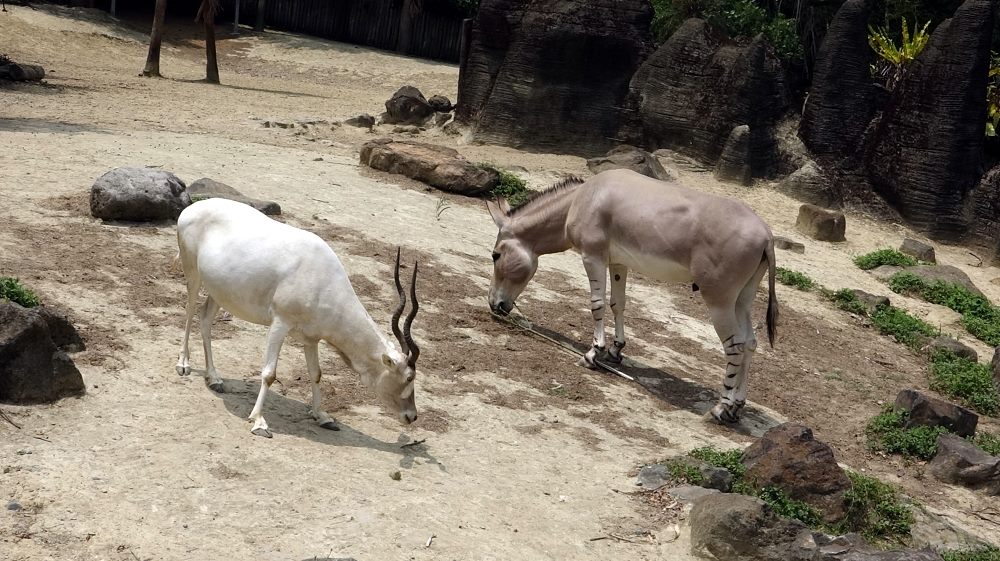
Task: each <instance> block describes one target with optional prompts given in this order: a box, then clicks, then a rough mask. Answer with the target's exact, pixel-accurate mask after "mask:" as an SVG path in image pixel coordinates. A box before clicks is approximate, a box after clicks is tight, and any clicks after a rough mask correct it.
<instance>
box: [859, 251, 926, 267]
mask: <svg viewBox="0 0 1000 561" xmlns="http://www.w3.org/2000/svg"><path fill="white" fill-rule="evenodd" d="M854 264H855V265H857V266H858V267H860V268H861V269H862V270H865V271H870V270H871V269H874V268H875V267H881V266H882V265H895V266H897V267H912V266H913V265H916V264H917V260H916V259H914V258H912V257H910V256H909V255H907V254H905V253H902V252H899V251H896V250H895V249H889V248H886V249H879V250H876V251H873V252H871V253H866V254H864V255H859V256H858V257H855V258H854Z"/></svg>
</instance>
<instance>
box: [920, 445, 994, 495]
mask: <svg viewBox="0 0 1000 561" xmlns="http://www.w3.org/2000/svg"><path fill="white" fill-rule="evenodd" d="M937 443H938V451H937V454H936V455H935V456H934V458H933V459H931V461H930V463H929V464H928V467H929V468H930V471H931V473H932V474H934V477H937V478H938V479H940V480H941V481H944V482H946V483H958V484H961V485H965V486H966V487H972V488H975V489H980V488H984V489H986V491H987V492H988V493H990V494H992V495H1000V457H997V456H990V455H989V454H987V453H986V452H983V451H982V450H981V449H980V448H979V447H977V446H976V445H974V444H972V443H971V442H969V441H968V440H966V439H964V438H962V437H960V436H956V435H954V434H947V433H946V434H942V435H941V436H939V437H938V441H937Z"/></svg>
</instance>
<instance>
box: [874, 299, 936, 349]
mask: <svg viewBox="0 0 1000 561" xmlns="http://www.w3.org/2000/svg"><path fill="white" fill-rule="evenodd" d="M871 318H872V324H873V325H874V326H875V328H876V329H878V330H879V331H880V332H881V333H882V334H883V335H892V337H893V338H894V339H896V341H898V342H900V343H902V344H904V345H906V346H908V347H910V348H913V349H916V348H918V347H919V346H920V342H921V339H922V337H921V336H924V337H932V336H934V335H936V334H937V331H936V330H935V329H934V328H933V327H931V325H930V324H929V323H927V322H925V321H924V320H922V319H919V318H916V317H913V316H912V315H910V314H909V313H907V312H906V311H904V310H901V309H899V308H897V307H895V306H882V307H880V308H878V309H876V310H875V311H874V312H872V314H871Z"/></svg>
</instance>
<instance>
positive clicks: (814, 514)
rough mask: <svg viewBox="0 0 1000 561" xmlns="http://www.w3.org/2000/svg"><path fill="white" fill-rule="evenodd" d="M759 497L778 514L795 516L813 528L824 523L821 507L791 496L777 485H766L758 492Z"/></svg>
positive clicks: (786, 516) (787, 516)
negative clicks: (818, 507)
mask: <svg viewBox="0 0 1000 561" xmlns="http://www.w3.org/2000/svg"><path fill="white" fill-rule="evenodd" d="M757 498H758V499H760V500H762V501H764V502H765V503H767V504H769V505H771V508H772V509H773V510H774V512H775V514H777V515H778V516H784V517H785V518H794V519H796V520H799V521H801V522H803V523H804V524H805V525H806V526H809V527H812V528H818V527H820V526H822V524H823V515H822V514H821V513H820V511H819V509H817V508H816V507H814V506H812V505H810V504H807V503H804V502H802V501H797V500H795V499H793V498H791V497H789V496H788V494H787V493H785V492H784V491H782V490H781V489H779V488H777V487H764V488H763V489H761V490H760V491H758V492H757Z"/></svg>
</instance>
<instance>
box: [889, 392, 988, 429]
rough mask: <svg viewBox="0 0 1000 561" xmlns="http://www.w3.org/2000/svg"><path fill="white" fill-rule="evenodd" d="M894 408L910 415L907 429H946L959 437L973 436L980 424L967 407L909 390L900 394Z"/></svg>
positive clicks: (907, 420)
mask: <svg viewBox="0 0 1000 561" xmlns="http://www.w3.org/2000/svg"><path fill="white" fill-rule="evenodd" d="M894 407H895V408H896V409H898V410H901V411H906V412H907V413H909V415H908V417H907V419H906V428H912V427H917V426H925V427H945V428H947V429H948V430H950V431H951V432H953V433H955V434H957V435H958V436H972V435H973V434H975V433H976V426H977V425H978V424H979V415H976V414H975V413H973V412H972V411H969V410H968V409H966V408H965V407H961V406H959V405H955V404H954V403H950V402H947V401H945V400H943V399H938V398H936V397H933V396H930V395H927V394H924V393H921V392H918V391H917V390H910V389H907V390H903V391H901V392H899V394H898V395H897V396H896V403H895V405H894Z"/></svg>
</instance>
